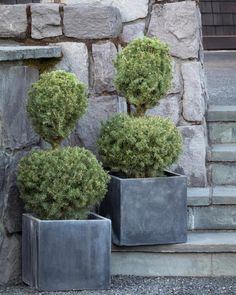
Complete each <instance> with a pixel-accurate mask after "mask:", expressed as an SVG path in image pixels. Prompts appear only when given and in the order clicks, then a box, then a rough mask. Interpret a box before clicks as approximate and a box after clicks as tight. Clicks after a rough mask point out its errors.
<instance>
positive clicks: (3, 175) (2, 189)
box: [0, 151, 10, 233]
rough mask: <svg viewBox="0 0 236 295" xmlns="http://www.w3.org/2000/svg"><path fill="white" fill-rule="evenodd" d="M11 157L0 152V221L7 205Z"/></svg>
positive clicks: (0, 225)
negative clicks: (6, 197)
mask: <svg viewBox="0 0 236 295" xmlns="http://www.w3.org/2000/svg"><path fill="white" fill-rule="evenodd" d="M9 163H10V157H9V155H8V154H7V153H5V152H3V151H2V152H0V220H1V219H2V214H3V208H4V205H5V195H6V182H7V180H6V179H7V175H8V169H9ZM2 226H3V224H1V221H0V233H1V227H2Z"/></svg>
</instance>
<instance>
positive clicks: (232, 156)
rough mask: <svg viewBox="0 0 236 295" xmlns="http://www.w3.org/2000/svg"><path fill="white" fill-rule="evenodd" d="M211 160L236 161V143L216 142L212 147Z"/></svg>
mask: <svg viewBox="0 0 236 295" xmlns="http://www.w3.org/2000/svg"><path fill="white" fill-rule="evenodd" d="M209 161H211V162H236V144H235V143H231V144H214V145H213V146H212V147H211V151H210V155H209Z"/></svg>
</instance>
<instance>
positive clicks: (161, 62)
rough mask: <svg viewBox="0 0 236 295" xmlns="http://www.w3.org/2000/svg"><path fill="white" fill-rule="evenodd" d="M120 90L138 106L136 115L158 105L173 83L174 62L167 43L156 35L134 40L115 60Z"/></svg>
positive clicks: (117, 82)
mask: <svg viewBox="0 0 236 295" xmlns="http://www.w3.org/2000/svg"><path fill="white" fill-rule="evenodd" d="M115 67H116V70H117V74H116V78H115V84H116V87H117V90H118V91H120V92H121V94H122V95H123V96H124V97H125V98H126V99H127V101H128V103H129V104H131V105H133V106H135V108H136V112H135V115H136V116H143V115H144V114H145V112H146V110H147V109H149V108H152V107H154V106H156V105H157V103H158V101H159V100H160V99H161V98H162V97H163V95H165V94H166V92H167V91H168V89H169V88H170V85H171V78H172V66H171V57H170V53H169V48H168V46H167V45H166V44H165V43H164V42H161V41H160V40H158V39H157V38H147V37H145V38H142V39H136V40H134V41H133V42H131V43H130V44H129V45H128V46H127V47H126V48H124V49H123V50H122V52H121V53H120V54H118V56H117V59H116V61H115Z"/></svg>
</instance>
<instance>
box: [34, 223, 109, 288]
mask: <svg viewBox="0 0 236 295" xmlns="http://www.w3.org/2000/svg"><path fill="white" fill-rule="evenodd" d="M110 236H111V225H110V221H109V220H99V221H96V220H93V221H81V222H80V224H78V222H77V221H75V222H73V221H66V222H53V221H52V222H43V223H41V226H40V234H39V257H40V258H42V259H40V260H39V290H42V291H46V290H47V291H55V290H61V291H64V290H72V289H75V290H83V289H106V288H108V287H109V284H110V252H111V246H110V244H111V241H110Z"/></svg>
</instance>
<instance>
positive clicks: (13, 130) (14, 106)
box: [0, 66, 39, 149]
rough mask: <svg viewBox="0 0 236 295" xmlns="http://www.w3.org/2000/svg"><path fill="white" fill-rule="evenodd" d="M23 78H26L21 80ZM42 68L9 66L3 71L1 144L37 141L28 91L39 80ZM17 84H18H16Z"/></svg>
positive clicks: (0, 72)
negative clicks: (27, 109) (29, 112)
mask: <svg viewBox="0 0 236 295" xmlns="http://www.w3.org/2000/svg"><path fill="white" fill-rule="evenodd" d="M20 77H22V78H21V79H20ZM38 77H39V76H38V70H37V69H35V68H29V67H25V66H9V67H8V66H6V67H1V70H0V147H1V148H10V149H19V148H23V147H27V146H30V145H33V144H36V143H37V142H38V141H39V136H38V135H36V134H35V133H34V132H33V130H32V128H31V126H30V122H29V120H28V118H27V114H26V109H25V108H26V107H25V105H26V100H27V90H28V88H29V87H30V85H31V84H32V83H33V82H35V81H36V80H37V79H38ZM13 86H14V87H13Z"/></svg>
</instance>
